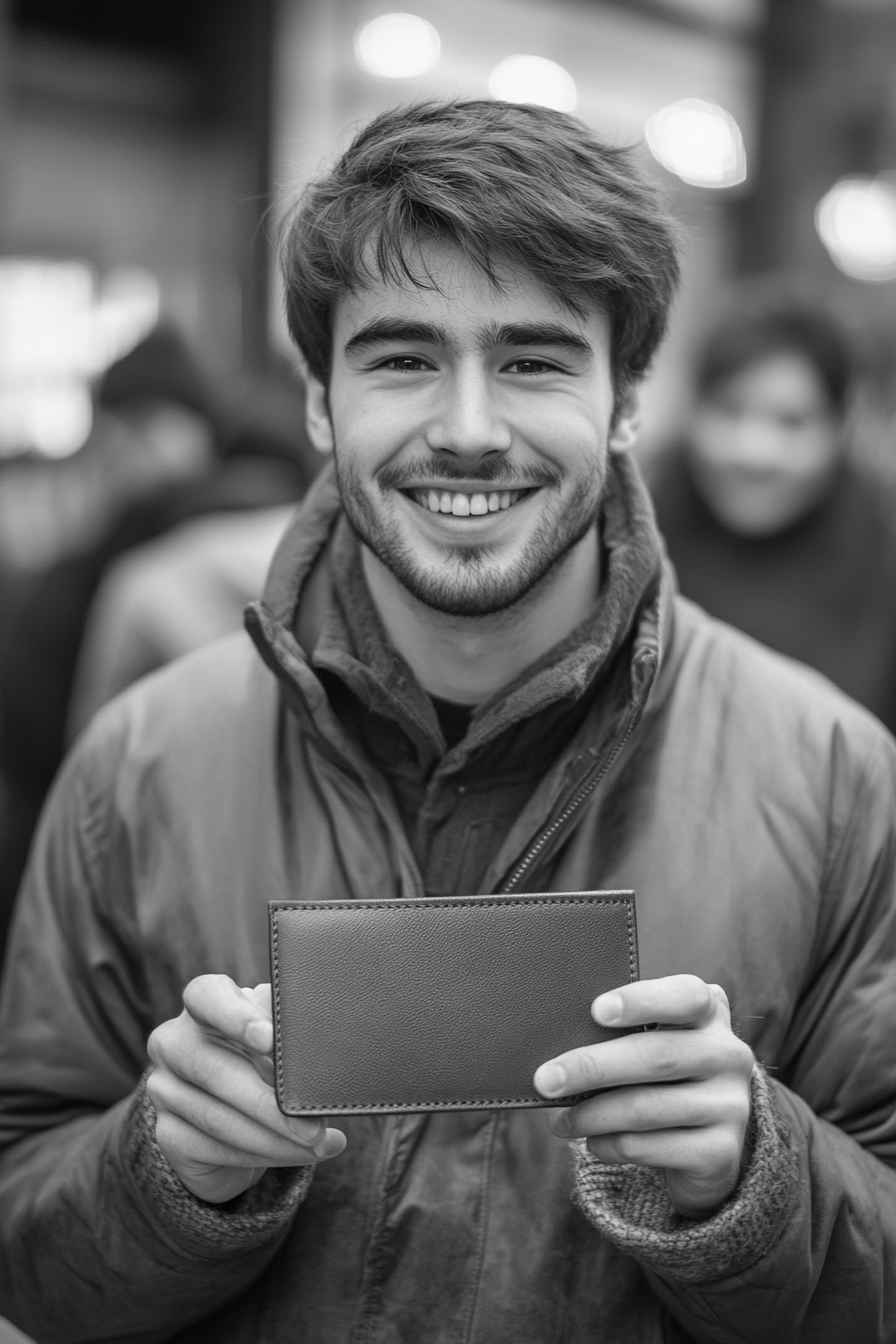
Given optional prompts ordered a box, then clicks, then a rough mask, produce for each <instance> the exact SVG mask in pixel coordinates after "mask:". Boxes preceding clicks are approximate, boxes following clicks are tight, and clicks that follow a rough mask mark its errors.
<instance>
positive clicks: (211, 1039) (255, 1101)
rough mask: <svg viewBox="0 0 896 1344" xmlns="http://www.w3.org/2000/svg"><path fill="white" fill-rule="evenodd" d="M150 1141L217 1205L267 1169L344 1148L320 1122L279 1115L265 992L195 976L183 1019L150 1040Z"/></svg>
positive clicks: (203, 1196)
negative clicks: (153, 1126)
mask: <svg viewBox="0 0 896 1344" xmlns="http://www.w3.org/2000/svg"><path fill="white" fill-rule="evenodd" d="M147 1048H148V1050H149V1057H150V1059H151V1060H152V1062H153V1064H154V1065H155V1068H154V1069H153V1071H152V1072H151V1073H150V1075H149V1077H148V1079H147V1082H146V1090H147V1093H148V1094H149V1098H150V1100H151V1101H152V1104H153V1105H154V1106H155V1108H156V1112H157V1114H158V1121H157V1124H156V1142H157V1143H158V1145H159V1147H160V1148H161V1150H162V1152H163V1153H164V1154H165V1157H166V1158H167V1159H168V1161H169V1163H170V1164H171V1166H172V1167H173V1168H174V1170H175V1171H176V1172H177V1174H178V1176H179V1177H180V1179H181V1180H182V1181H183V1183H184V1185H185V1186H186V1187H187V1189H188V1190H190V1191H192V1193H193V1194H194V1195H198V1196H199V1198H200V1199H205V1200H208V1201H209V1203H212V1204H222V1203H224V1202H225V1201H226V1200H228V1199H233V1198H234V1197H235V1196H236V1195H239V1194H242V1192H243V1191H244V1190H248V1188H249V1187H250V1186H252V1185H254V1184H255V1183H256V1181H259V1180H260V1179H261V1177H262V1176H263V1175H264V1173H265V1171H266V1170H267V1169H268V1167H304V1166H309V1165H310V1164H311V1163H313V1162H320V1161H322V1160H323V1159H324V1158H327V1157H335V1156H336V1154H337V1153H341V1152H342V1150H343V1148H344V1147H345V1136H344V1135H343V1134H342V1133H341V1132H340V1131H339V1130H338V1129H327V1127H326V1124H325V1122H324V1121H323V1120H317V1119H314V1118H311V1117H309V1118H308V1119H307V1120H294V1119H290V1118H288V1117H287V1116H285V1115H283V1114H282V1112H281V1111H280V1110H279V1108H278V1106H277V1100H276V1098H275V1096H274V1089H273V1086H272V1083H273V1062H272V1058H271V1056H272V1053H273V1049H274V1028H273V1022H272V1020H271V987H270V985H257V986H256V987H255V989H240V988H239V987H238V986H237V985H236V984H234V982H233V981H232V980H231V979H230V978H229V976H226V975H200V976H199V977H198V978H197V979H195V980H191V981H190V983H189V984H188V985H187V987H186V989H185V990H184V1011H183V1012H182V1013H181V1015H180V1017H177V1018H173V1019H172V1020H171V1021H170V1022H163V1023H162V1025H161V1026H160V1027H157V1028H156V1030H155V1031H154V1032H153V1033H152V1035H151V1036H150V1038H149V1045H148V1047H147Z"/></svg>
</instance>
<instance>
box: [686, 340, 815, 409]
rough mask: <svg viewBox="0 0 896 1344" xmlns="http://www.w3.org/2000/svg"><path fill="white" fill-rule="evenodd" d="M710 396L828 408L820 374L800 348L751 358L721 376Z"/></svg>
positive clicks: (712, 388)
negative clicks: (725, 375) (740, 366)
mask: <svg viewBox="0 0 896 1344" xmlns="http://www.w3.org/2000/svg"><path fill="white" fill-rule="evenodd" d="M708 394H709V396H710V397H711V398H712V397H719V396H723V397H724V396H735V397H737V398H738V399H739V400H741V401H744V402H748V403H754V402H755V403H757V404H760V403H763V404H764V403H766V402H768V403H781V404H785V403H786V404H788V405H798V406H800V407H804V406H805V407H806V408H807V409H812V410H815V409H820V410H826V409H828V408H829V398H828V395H827V391H826V389H825V385H824V382H823V381H822V378H821V375H820V374H819V372H818V370H817V368H816V367H815V365H814V364H813V363H812V361H811V360H810V359H809V358H808V357H807V356H806V355H805V354H803V352H802V351H800V350H795V349H784V348H782V349H780V350H777V351H774V352H773V353H771V354H768V355H763V356H762V357H761V358H759V359H755V360H752V361H751V362H750V363H749V364H746V365H744V367H743V368H741V369H738V370H736V371H735V372H734V373H731V374H729V375H728V377H727V378H724V379H719V381H718V383H717V385H716V386H715V387H710V388H709V389H708Z"/></svg>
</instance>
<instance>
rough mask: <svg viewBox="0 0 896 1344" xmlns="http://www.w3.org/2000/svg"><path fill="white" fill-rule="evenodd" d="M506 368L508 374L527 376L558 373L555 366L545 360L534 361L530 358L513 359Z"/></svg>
mask: <svg viewBox="0 0 896 1344" xmlns="http://www.w3.org/2000/svg"><path fill="white" fill-rule="evenodd" d="M506 367H507V369H508V370H509V371H510V372H514V373H521V374H528V375H529V376H531V375H533V374H537V373H559V372H560V370H559V369H558V368H557V365H556V364H550V363H548V361H547V360H546V359H535V358H533V357H531V356H530V357H529V358H526V359H515V360H513V361H512V362H511V363H510V364H508V365H507V366H506Z"/></svg>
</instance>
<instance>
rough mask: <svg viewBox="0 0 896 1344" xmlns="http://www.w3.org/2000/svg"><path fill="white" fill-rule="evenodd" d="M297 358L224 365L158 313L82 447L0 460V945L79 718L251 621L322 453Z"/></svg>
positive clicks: (111, 383) (112, 373) (103, 391)
mask: <svg viewBox="0 0 896 1344" xmlns="http://www.w3.org/2000/svg"><path fill="white" fill-rule="evenodd" d="M303 404H304V403H303V395H302V391H301V387H300V385H299V384H298V382H297V381H296V379H295V377H294V375H293V374H292V372H291V370H288V369H286V368H284V369H282V371H275V372H273V373H270V374H268V375H266V376H265V377H264V378H263V379H262V378H254V379H246V380H245V382H244V384H243V385H241V386H239V387H236V388H233V387H231V388H227V389H225V388H223V387H221V386H219V385H218V384H217V383H216V380H215V379H213V378H212V377H211V376H210V375H209V373H208V371H207V370H206V369H205V367H204V365H203V361H202V359H201V357H200V356H199V355H197V353H196V352H194V351H193V350H192V349H191V348H190V346H189V344H188V343H187V341H186V340H185V339H184V337H183V336H182V335H181V334H180V332H179V331H178V330H176V329H175V328H174V327H173V326H169V325H160V326H159V327H157V328H156V329H155V330H154V331H152V332H151V333H150V334H149V335H148V336H147V337H146V338H145V339H143V340H142V341H140V343H139V344H138V345H137V346H136V347H135V348H134V349H132V350H131V351H130V352H129V353H128V354H126V355H125V356H124V357H123V358H121V359H119V360H118V361H116V362H115V363H114V364H112V365H111V367H110V368H109V369H108V370H107V371H106V372H105V374H104V375H103V377H102V378H101V380H100V382H99V384H98V386H97V388H96V391H95V416H94V424H93V429H92V432H91V434H90V436H89V438H88V440H87V441H86V443H85V444H84V445H83V447H82V448H81V449H80V450H79V451H78V452H77V453H76V454H75V455H74V456H73V457H71V458H68V459H65V460H62V461H46V460H43V461H42V460H39V459H36V458H22V459H19V460H16V459H9V460H7V461H6V462H4V463H2V464H0V947H2V943H3V940H4V939H5V934H6V929H7V926H8V922H9V918H10V915H11V910H12V905H13V901H14V897H15V894H16V890H17V887H18V884H19V880H20V878H21V874H22V870H23V868H24V865H25V861H26V859H27V855H28V850H29V846H30V842H31V838H32V835H33V833H34V829H35V826H36V824H37V821H38V817H39V815H40V810H41V807H42V804H43V802H44V799H45V797H46V795H47V792H48V790H49V788H50V785H51V784H52V782H53V779H54V777H55V775H56V772H57V770H58V768H59V766H60V764H61V762H62V760H63V757H64V756H65V753H66V750H67V747H68V745H69V743H70V742H71V740H72V738H73V736H74V735H75V734H76V733H77V732H78V731H79V729H80V728H82V727H83V726H84V724H85V723H86V722H87V721H88V719H90V718H91V717H92V715H93V714H94V713H95V712H96V710H98V709H99V708H100V707H101V706H102V705H103V704H104V703H105V702H106V701H107V700H108V699H110V698H111V697H112V696H114V695H115V694H117V693H118V692H119V691H122V690H124V688H125V687H126V686H128V685H129V684H130V683H131V682H132V681H134V680H136V679H137V678H138V677H141V676H144V675H146V674H147V673H150V672H152V671H153V670H155V669H156V668H158V667H160V666H162V665H163V664H165V663H167V662H169V661H170V660H171V659H173V658H176V657H179V656H180V655H182V654H186V653H188V652H190V650H192V649H194V648H196V647H198V646H199V645H201V644H204V643H207V642H208V641H210V640H213V639H215V638H217V637H218V636H220V635H224V634H227V633H229V632H230V631H231V630H233V629H235V628H237V627H238V626H239V624H240V621H241V617H242V609H243V607H244V606H245V604H246V602H248V601H249V600H250V598H253V597H256V596H258V594H259V593H260V591H261V587H262V583H263V580H264V576H265V572H266V569H267V566H268V563H269V561H270V559H271V556H272V555H273V552H274V549H275V547H276V543H277V541H278V539H279V536H280V534H281V532H282V530H283V528H284V527H285V525H286V521H287V519H288V517H289V514H290V513H291V511H292V509H293V507H294V506H295V504H296V502H297V501H298V500H299V499H300V498H301V497H302V495H303V494H304V492H305V489H306V488H307V486H308V484H309V482H310V480H311V478H312V476H313V474H314V472H315V470H316V468H317V461H316V459H315V454H314V451H313V450H312V449H311V447H310V444H309V443H308V441H307V439H306V437H305V431H304V424H303Z"/></svg>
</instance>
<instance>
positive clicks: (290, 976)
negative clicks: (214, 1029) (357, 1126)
mask: <svg viewBox="0 0 896 1344" xmlns="http://www.w3.org/2000/svg"><path fill="white" fill-rule="evenodd" d="M270 921H271V978H272V983H273V988H274V1027H275V1064H276V1086H277V1100H278V1102H279V1104H280V1107H281V1109H282V1110H283V1111H285V1112H286V1113H287V1114H288V1115H315V1114H317V1115H336V1114H339V1113H343V1114H344V1113H347V1112H348V1113H361V1114H363V1113H367V1112H373V1111H376V1112H400V1111H428V1110H433V1111H441V1110H477V1109H489V1110H491V1109H493V1108H497V1107H521V1106H549V1105H568V1104H569V1098H565V1099H564V1100H562V1101H559V1102H548V1101H545V1099H544V1098H543V1097H540V1096H539V1095H538V1093H537V1092H536V1091H535V1089H534V1087H533V1085H532V1075H533V1073H534V1072H535V1070H536V1068H537V1067H538V1065H539V1064H542V1063H544V1061H545V1060H547V1059H550V1058H551V1057H552V1056H554V1055H557V1054H560V1053H561V1052H562V1051H564V1050H569V1049H571V1048H573V1047H574V1046H579V1045H588V1044H590V1043H591V1042H594V1041H603V1040H608V1039H610V1038H611V1037H613V1036H618V1035H621V1034H623V1033H621V1032H618V1031H610V1030H607V1029H605V1028H602V1027H598V1026H597V1025H596V1023H595V1022H594V1021H593V1019H592V1017H591V1014H590V1011H589V1010H590V1007H591V1003H592V1001H593V1000H594V998H595V996H596V995H597V994H600V993H602V992H603V991H604V990H607V989H613V988H615V987H616V986H618V985H621V984H627V983H628V982H629V981H631V980H636V979H637V977H638V961H637V939H636V933H635V898H634V894H633V893H632V892H629V891H613V892H570V893H554V894H541V895H531V896H529V895H527V896H482V897H481V896H458V897H453V898H451V899H436V898H430V899H427V900H395V901H320V902H303V901H297V902H289V903H278V902H272V903H271V906H270Z"/></svg>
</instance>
